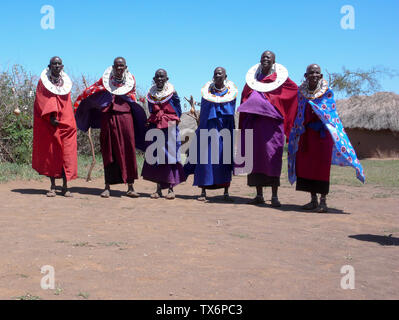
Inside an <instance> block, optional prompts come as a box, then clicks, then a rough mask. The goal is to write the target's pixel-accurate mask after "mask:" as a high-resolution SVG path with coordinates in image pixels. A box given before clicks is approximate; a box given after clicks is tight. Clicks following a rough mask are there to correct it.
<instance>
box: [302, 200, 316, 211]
mask: <svg viewBox="0 0 399 320" xmlns="http://www.w3.org/2000/svg"><path fill="white" fill-rule="evenodd" d="M318 206H319V204H318V203H317V201H311V202H309V203H307V204H305V205H303V206H302V209H303V210H314V209H316V208H317V207H318Z"/></svg>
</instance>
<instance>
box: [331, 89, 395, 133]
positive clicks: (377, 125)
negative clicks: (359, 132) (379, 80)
mask: <svg viewBox="0 0 399 320" xmlns="http://www.w3.org/2000/svg"><path fill="white" fill-rule="evenodd" d="M337 110H338V113H339V116H340V118H341V121H342V123H343V125H344V126H345V128H359V129H368V130H374V131H378V130H391V131H397V132H399V95H397V94H395V93H393V92H378V93H375V94H373V95H372V96H355V97H351V98H349V99H344V100H338V101H337Z"/></svg>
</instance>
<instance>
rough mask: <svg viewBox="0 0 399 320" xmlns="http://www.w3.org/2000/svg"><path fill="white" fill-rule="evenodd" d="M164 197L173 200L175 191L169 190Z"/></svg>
mask: <svg viewBox="0 0 399 320" xmlns="http://www.w3.org/2000/svg"><path fill="white" fill-rule="evenodd" d="M165 198H166V199H168V200H173V199H174V198H175V193H174V192H173V191H172V192H169V193H168V194H167V195H166V197H165Z"/></svg>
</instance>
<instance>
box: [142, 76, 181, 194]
mask: <svg viewBox="0 0 399 320" xmlns="http://www.w3.org/2000/svg"><path fill="white" fill-rule="evenodd" d="M153 80H154V83H155V85H153V86H152V87H151V88H150V90H149V92H148V94H147V101H148V109H149V111H150V116H149V118H148V120H147V126H148V132H151V131H152V130H154V131H152V132H154V134H155V136H157V135H158V134H160V135H161V136H162V137H163V141H162V140H161V141H162V142H161V144H162V145H160V148H157V149H156V150H155V152H154V153H152V154H151V155H149V154H147V153H148V152H147V151H148V150H149V149H148V148H149V147H150V146H151V144H152V143H155V144H156V143H158V144H159V143H160V141H159V140H157V141H155V142H151V143H149V144H148V145H147V150H146V158H145V161H144V165H143V170H142V173H141V175H142V176H143V179H144V180H149V181H153V182H155V183H156V184H157V189H156V191H155V192H154V193H153V194H151V198H152V199H158V198H160V197H162V189H168V194H167V195H166V199H169V200H172V199H174V198H175V193H174V190H173V187H174V186H176V185H178V184H179V183H181V182H183V181H185V180H186V177H185V174H184V170H183V166H182V164H181V163H180V145H181V141H180V139H179V129H178V128H177V124H178V123H179V122H180V116H181V113H182V112H181V106H180V99H179V96H178V95H177V93H176V91H175V89H174V87H173V85H172V84H171V83H169V82H168V80H169V78H168V74H167V73H166V71H165V70H164V69H158V70H157V71H156V72H155V76H154V78H153ZM159 149H161V152H158V150H159ZM148 157H151V158H153V159H154V161H149V158H148Z"/></svg>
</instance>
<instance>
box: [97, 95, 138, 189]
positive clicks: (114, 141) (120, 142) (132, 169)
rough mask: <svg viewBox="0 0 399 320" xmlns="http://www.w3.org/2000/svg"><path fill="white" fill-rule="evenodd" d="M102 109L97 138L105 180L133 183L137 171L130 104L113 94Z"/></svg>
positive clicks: (113, 182) (136, 176)
mask: <svg viewBox="0 0 399 320" xmlns="http://www.w3.org/2000/svg"><path fill="white" fill-rule="evenodd" d="M101 111H102V118H101V120H102V121H101V133H100V142H101V154H102V157H103V164H104V169H105V183H107V184H118V183H133V182H134V180H135V179H138V174H137V161H136V149H135V137H134V124H133V117H132V114H131V108H130V105H129V104H128V103H127V102H126V101H125V100H124V99H122V98H121V97H120V96H114V97H113V101H112V102H111V103H110V104H109V105H108V106H107V107H105V108H103V109H101ZM118 168H119V170H117V169H118Z"/></svg>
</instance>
